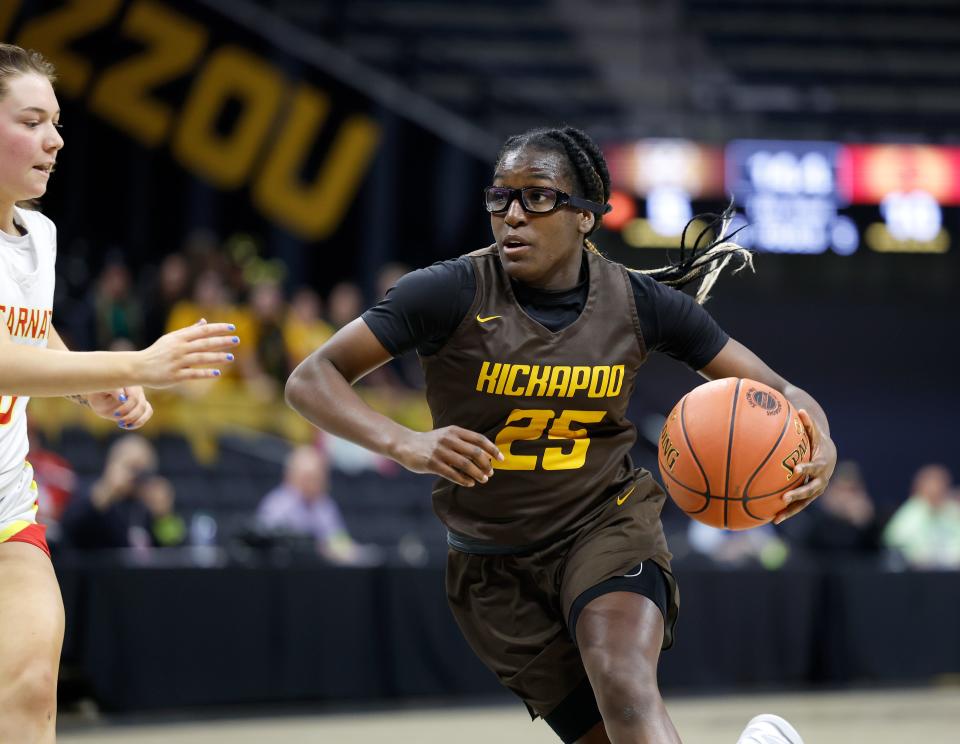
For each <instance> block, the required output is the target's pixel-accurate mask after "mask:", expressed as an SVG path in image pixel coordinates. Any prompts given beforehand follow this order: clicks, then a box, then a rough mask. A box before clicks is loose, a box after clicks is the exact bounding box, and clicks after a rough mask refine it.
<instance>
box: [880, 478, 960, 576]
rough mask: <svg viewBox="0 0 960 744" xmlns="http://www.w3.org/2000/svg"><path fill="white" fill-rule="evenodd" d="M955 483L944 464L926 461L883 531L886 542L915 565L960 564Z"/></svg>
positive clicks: (959, 517) (959, 514) (959, 510)
mask: <svg viewBox="0 0 960 744" xmlns="http://www.w3.org/2000/svg"><path fill="white" fill-rule="evenodd" d="M952 483H953V478H952V476H951V474H950V471H949V470H947V468H946V467H944V466H943V465H939V464H931V465H924V466H923V467H922V468H920V470H918V471H917V473H916V475H915V476H914V478H913V488H912V489H911V495H910V498H908V499H907V501H906V502H905V503H904V504H903V505H902V506H901V507H900V508H899V509H898V510H897V511H896V513H895V514H894V515H893V518H892V519H891V520H890V523H889V524H888V525H887V527H886V529H885V530H884V532H883V542H884V544H885V545H887V547H890V548H893V549H894V550H897V551H899V552H900V553H901V554H902V555H903V557H904V558H905V559H906V561H907V563H908V564H909V565H910V566H911V567H913V568H960V503H957V502H956V501H955V500H954V499H952V498H951V496H950V488H951V486H952Z"/></svg>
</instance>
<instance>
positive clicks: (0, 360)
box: [0, 342, 140, 397]
mask: <svg viewBox="0 0 960 744" xmlns="http://www.w3.org/2000/svg"><path fill="white" fill-rule="evenodd" d="M136 354H137V352H117V351H88V352H77V351H61V350H59V349H43V348H37V347H33V346H24V345H20V344H14V343H9V342H8V343H3V344H0V395H29V396H35V397H56V396H61V395H72V394H84V393H95V392H100V391H102V390H112V389H114V388H118V387H123V386H124V385H137V384H139V383H140V380H139V373H138V366H139V365H138V364H137V356H136Z"/></svg>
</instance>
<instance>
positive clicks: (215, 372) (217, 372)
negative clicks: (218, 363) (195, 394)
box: [213, 369, 220, 377]
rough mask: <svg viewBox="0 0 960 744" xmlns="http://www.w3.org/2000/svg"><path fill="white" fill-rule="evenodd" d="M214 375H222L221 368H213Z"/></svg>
mask: <svg viewBox="0 0 960 744" xmlns="http://www.w3.org/2000/svg"><path fill="white" fill-rule="evenodd" d="M213 376H214V377H219V376H220V370H219V369H215V370H213Z"/></svg>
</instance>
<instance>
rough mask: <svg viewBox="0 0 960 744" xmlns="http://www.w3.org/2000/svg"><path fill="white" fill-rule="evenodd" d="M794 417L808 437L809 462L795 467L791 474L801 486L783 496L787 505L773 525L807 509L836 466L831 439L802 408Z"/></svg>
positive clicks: (835, 452) (833, 445) (821, 490)
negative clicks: (797, 477)
mask: <svg viewBox="0 0 960 744" xmlns="http://www.w3.org/2000/svg"><path fill="white" fill-rule="evenodd" d="M797 414H798V415H799V416H800V421H801V422H802V423H803V428H804V429H806V430H807V436H808V437H809V438H810V449H811V450H812V452H811V454H810V462H802V463H800V464H799V465H797V466H796V467H795V468H794V472H795V473H796V474H797V475H800V476H802V477H803V480H804V483H803V485H802V486H800V487H799V488H794V489H793V490H792V491H787V492H786V493H785V494H784V495H783V503H784V504H789V506H787V507H786V508H785V509H784V510H783V511H781V512H780V513H778V514H777V516H776V517H774V519H773V523H774V524H780V523H781V522H782V521H783V520H785V519H789V518H790V517H792V516H793V515H794V514H796V513H797V512H800V511H803V510H804V509H806V508H807V507H808V506H810V504H812V503H813V501H814V499H816V498H817V497H818V496H819V495H820V494H822V493H823V492H824V491H825V490H826V489H827V483H829V482H830V476H832V475H833V470H834V468H835V467H836V466H837V446H836V445H835V444H834V443H833V440H832V439H831V438H830V436H829V435H827V434H824V433H823V432H822V431H821V430H820V427H819V426H817V424H816V422H814V420H813V419H812V418H810V414H808V413H807V412H806V411H805V410H804V409H802V408H801V409H800V410H799V411H797Z"/></svg>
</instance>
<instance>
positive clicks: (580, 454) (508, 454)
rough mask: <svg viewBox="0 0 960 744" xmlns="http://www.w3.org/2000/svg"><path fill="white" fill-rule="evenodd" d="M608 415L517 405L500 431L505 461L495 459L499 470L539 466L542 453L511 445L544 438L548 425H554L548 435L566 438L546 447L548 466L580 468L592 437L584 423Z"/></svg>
mask: <svg viewBox="0 0 960 744" xmlns="http://www.w3.org/2000/svg"><path fill="white" fill-rule="evenodd" d="M606 415H607V412H606V411H572V410H565V411H561V412H560V415H559V416H557V414H556V413H555V412H554V411H551V410H548V409H541V408H533V409H527V408H515V409H513V410H512V411H511V412H510V415H509V416H507V420H506V422H505V424H504V427H503V428H502V429H501V430H500V433H499V434H497V439H496V444H497V447H499V449H500V452H502V453H503V462H497V461H496V460H494V462H493V467H494V468H495V469H497V470H536V469H537V464H538V461H539V460H540V456H539V455H518V454H516V453H514V452H513V451H512V449H511V447H512V445H513V443H514V442H516V441H520V440H531V439H540V438H541V436H543V432H544V431H546V429H547V426H550V422H551V420H552V421H553V425H552V426H550V431H549V432H547V438H548V439H557V440H560V441H562V442H563V444H562V445H560V446H557V447H546V448H545V449H544V451H543V462H542V466H543V469H544V470H576V469H577V468H582V467H583V464H584V463H585V462H586V459H587V448H588V447H589V446H590V438H589V437H588V436H587V429H586V427H585V426H583V425H584V424H596V423H599V422H600V421H602V420H603V418H604V416H606Z"/></svg>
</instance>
